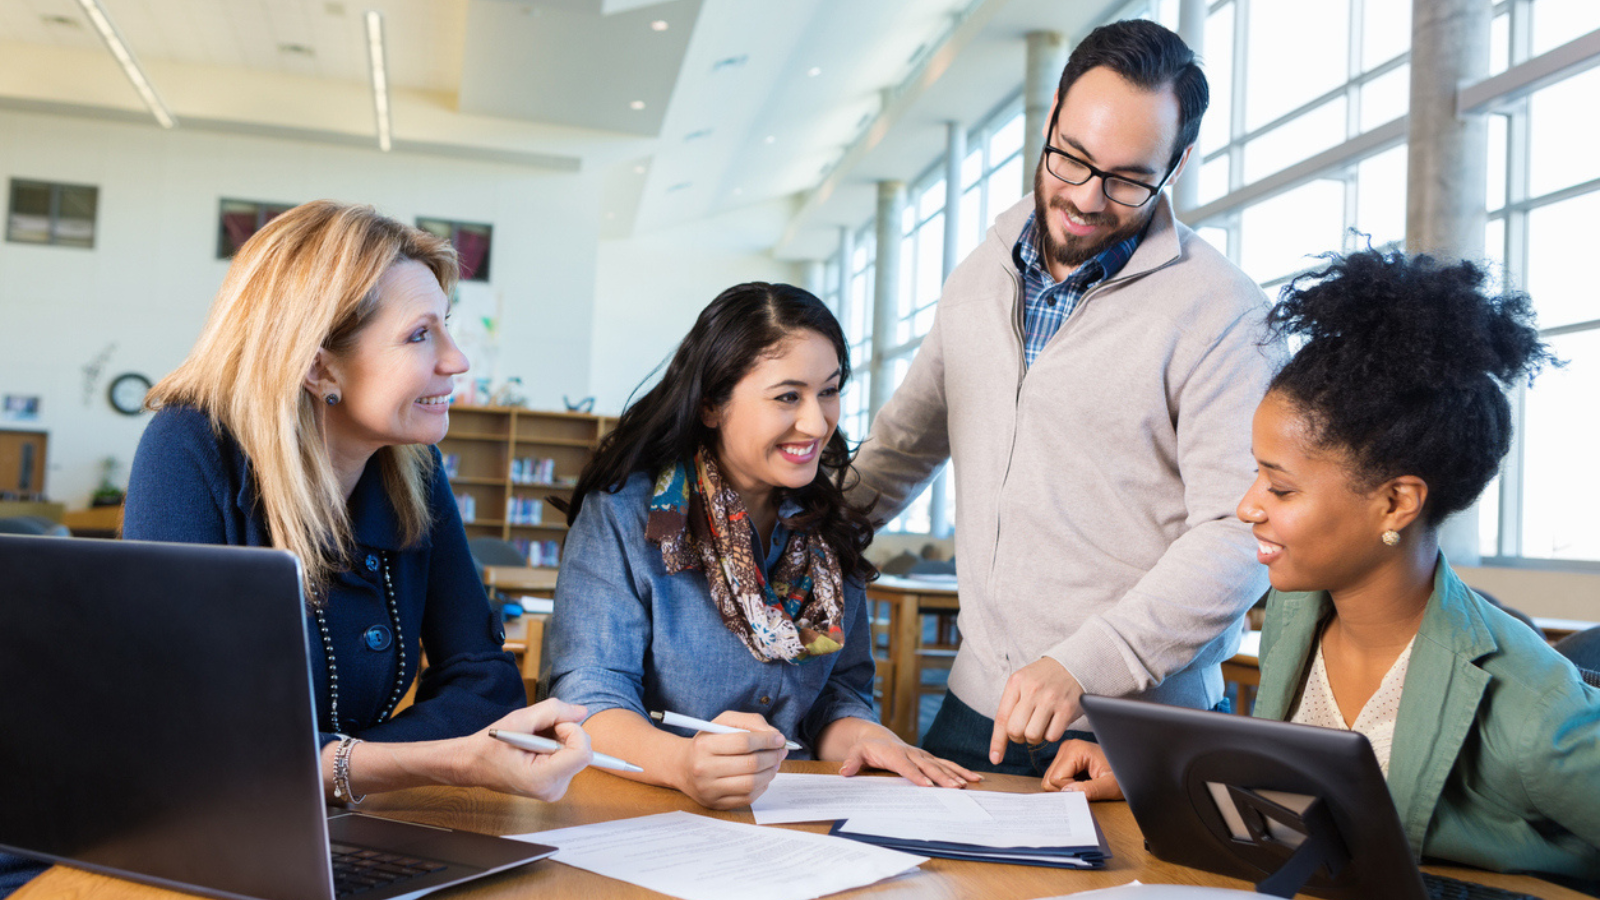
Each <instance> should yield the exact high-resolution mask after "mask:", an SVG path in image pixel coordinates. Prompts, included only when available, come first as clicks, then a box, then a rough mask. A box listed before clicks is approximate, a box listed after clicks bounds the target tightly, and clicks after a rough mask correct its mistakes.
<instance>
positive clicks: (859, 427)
mask: <svg viewBox="0 0 1600 900" xmlns="http://www.w3.org/2000/svg"><path fill="white" fill-rule="evenodd" d="M876 261H877V244H876V243H875V242H874V240H873V233H872V223H871V222H868V223H867V225H866V226H865V227H864V228H862V229H861V230H860V231H859V232H858V233H857V234H856V236H855V240H854V241H853V242H852V244H851V252H850V260H849V266H848V268H849V274H850V277H849V283H848V286H847V287H846V292H845V297H844V298H843V300H842V302H843V304H844V310H843V312H844V315H843V316H842V317H841V319H840V324H841V325H843V326H844V337H845V340H846V341H847V342H849V345H850V383H849V384H846V385H845V386H844V392H843V393H842V394H841V395H840V397H839V402H840V413H839V427H840V428H841V429H843V430H844V433H845V436H846V437H847V438H849V439H850V440H852V441H861V440H863V439H865V438H866V436H867V432H868V431H869V430H870V426H871V424H872V408H871V404H872V401H871V397H872V376H873V371H872V368H873V367H872V298H873V291H874V284H873V282H874V280H875V279H876V278H877V268H876V265H875V263H876Z"/></svg>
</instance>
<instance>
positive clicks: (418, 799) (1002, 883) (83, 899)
mask: <svg viewBox="0 0 1600 900" xmlns="http://www.w3.org/2000/svg"><path fill="white" fill-rule="evenodd" d="M784 770H785V771H788V772H829V771H836V770H835V769H834V764H830V763H816V762H798V763H785V764H784ZM1037 784H1038V782H1037V781H1035V780H1033V779H1024V778H1018V777H1015V776H1010V775H991V776H989V779H988V781H987V782H985V784H984V785H983V786H982V788H983V789H984V790H1003V791H1013V792H1026V791H1032V790H1035V789H1036V786H1037ZM361 809H362V810H363V811H364V812H372V813H376V814H379V815H385V816H389V817H391V818H396V819H406V820H409V821H413V822H422V823H425V824H429V825H442V826H446V827H454V828H465V829H470V830H473V831H480V832H486V833H493V834H521V833H525V832H530V831H544V830H548V829H552V828H565V827H567V826H570V825H583V824H588V823H591V822H605V821H610V820H612V819H623V818H631V817H634V816H644V815H651V814H654V813H661V812H670V811H673V810H686V811H689V812H694V813H699V814H701V815H708V816H712V817H714V818H719V819H727V820H729V821H735V822H746V823H749V822H753V821H754V820H753V819H752V817H751V815H750V813H749V812H748V811H745V812H732V813H716V812H710V811H708V810H705V809H702V808H701V807H699V806H698V805H696V804H695V803H694V802H693V801H691V800H689V799H688V798H686V797H684V796H683V795H682V794H679V793H677V792H676V791H670V790H666V789H665V788H656V787H649V786H647V785H641V784H635V783H634V782H631V781H625V780H623V779H621V778H617V777H615V776H613V775H608V774H606V773H604V772H600V771H596V770H593V769H590V770H588V771H586V772H583V773H582V774H580V775H579V776H578V777H577V778H575V779H574V780H573V782H572V788H571V790H569V791H568V793H567V796H566V798H565V799H563V800H561V801H560V802H558V803H553V804H545V803H540V802H538V801H537V800H525V799H521V798H516V797H508V796H506V795H504V794H496V793H494V792H492V791H486V790H482V789H477V788H417V789H414V790H409V791H397V792H395V793H393V794H385V795H380V796H374V797H371V798H369V799H368V800H367V802H365V803H363V804H362V805H361ZM1094 815H1095V819H1096V820H1097V821H1098V822H1099V823H1100V827H1101V828H1102V829H1103V830H1104V831H1105V833H1106V839H1107V841H1109V843H1110V845H1111V852H1112V858H1111V860H1110V861H1109V862H1108V863H1107V865H1106V868H1105V869H1102V870H1100V871H1088V872H1084V871H1071V870H1064V869H1043V868H1034V867H1031V866H1010V865H998V864H994V863H975V862H962V861H957V860H949V859H934V860H929V861H928V862H925V863H923V864H922V866H921V867H920V868H918V869H917V870H914V871H912V872H910V873H908V874H905V875H902V876H900V877H898V878H895V879H892V880H890V881H886V882H881V883H879V884H876V885H871V886H869V887H865V888H860V889H858V890H854V891H846V892H844V893H842V894H836V895H832V896H837V897H876V898H905V900H911V898H917V900H923V898H964V897H973V898H980V897H981V898H985V900H991V898H992V900H1008V898H1015V900H1032V898H1036V897H1048V896H1052V895H1055V894H1068V893H1077V892H1078V891H1087V890H1092V889H1094V888H1103V887H1112V886H1115V885H1119V884H1125V883H1127V882H1129V881H1133V880H1134V879H1138V880H1139V881H1142V882H1145V883H1166V884H1199V885H1211V886H1217V887H1232V888H1241V889H1246V890H1248V889H1249V888H1250V886H1249V885H1248V884H1246V883H1245V882H1242V881H1239V880H1236V879H1232V878H1224V877H1222V876H1220V875H1212V874H1210V873H1209V872H1201V871H1199V870H1197V869H1189V868H1185V867H1182V866H1177V865H1173V864H1171V863H1167V862H1162V861H1161V860H1158V859H1155V858H1154V857H1152V856H1151V855H1150V854H1149V853H1147V852H1146V851H1145V849H1144V840H1143V836H1142V835H1141V834H1140V832H1139V826H1138V823H1136V822H1134V820H1133V815H1132V814H1131V813H1129V812H1128V805H1127V804H1126V803H1122V802H1114V803H1097V804H1095V805H1094ZM772 827H785V828H796V829H799V830H802V831H810V832H816V833H825V832H826V831H827V830H828V827H827V825H825V824H806V825H795V826H772ZM1428 871H1430V872H1437V873H1439V874H1443V875H1449V876H1451V877H1453V878H1463V879H1468V880H1472V881H1479V882H1482V883H1484V884H1490V885H1495V886H1497V887H1505V888H1512V889H1516V890H1521V891H1525V892H1528V893H1531V894H1534V895H1536V896H1539V897H1543V898H1546V900H1569V898H1570V900H1583V895H1582V894H1578V893H1576V892H1573V891H1569V890H1566V889H1564V888H1561V887H1558V886H1556V885H1553V884H1550V883H1548V882H1544V881H1541V880H1539V879H1535V878H1528V877H1525V876H1515V875H1497V874H1494V873H1490V872H1479V871H1477V870H1475V869H1460V868H1455V867H1441V866H1429V867H1428ZM185 896H188V895H185V894H179V893H176V892H173V891H167V890H162V889H160V888H154V887H149V886H146V885H141V884H135V883H133V882H128V881H122V880H119V879H115V878H108V877H106V876H103V875H95V874H92V873H89V872H84V871H80V870H77V869H69V868H66V867H64V866H56V867H55V868H53V869H50V870H49V871H48V872H46V873H44V874H43V875H41V876H40V877H39V878H37V879H35V880H34V881H33V882H32V883H30V884H29V885H28V886H27V887H24V888H23V889H22V890H21V891H19V892H17V893H16V894H15V895H13V897H14V900H44V898H58V897H73V898H77V900H98V898H130V900H169V898H181V897H185ZM436 896H439V897H451V898H468V897H473V898H493V897H505V898H513V897H515V898H522V897H538V898H540V900H564V898H602V897H603V898H613V897H616V898H634V897H660V896H662V895H661V894H656V893H653V892H651V891H647V890H645V889H644V888H639V887H635V886H633V885H630V884H625V883H623V882H620V881H613V880H611V879H609V878H605V877H603V876H600V875H595V874H593V873H591V872H585V871H583V870H582V869H574V868H571V867H569V866H564V865H561V864H560V863H555V862H550V861H545V862H538V863H533V864H531V865H528V866H525V867H522V868H519V869H515V870H513V871H511V872H507V873H503V874H501V875H497V876H494V877H491V878H487V879H482V880H479V881H476V882H473V883H470V884H466V885H462V886H461V887H457V888H453V889H450V890H448V891H443V892H440V893H439V894H437V895H436Z"/></svg>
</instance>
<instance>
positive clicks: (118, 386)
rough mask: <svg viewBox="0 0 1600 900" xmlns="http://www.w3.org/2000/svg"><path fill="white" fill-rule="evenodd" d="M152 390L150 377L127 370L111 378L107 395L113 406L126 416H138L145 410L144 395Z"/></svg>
mask: <svg viewBox="0 0 1600 900" xmlns="http://www.w3.org/2000/svg"><path fill="white" fill-rule="evenodd" d="M149 392H150V379H148V378H146V377H144V376H143V375H140V374H139V373H137V372H125V373H123V374H121V375H118V376H117V377H116V378H113V379H111V387H110V389H109V390H107V391H106V396H107V397H109V398H110V400H111V408H112V409H115V410H116V411H117V412H119V413H122V414H123V415H125V416H137V415H138V414H139V413H141V412H143V411H144V395H145V394H148V393H149Z"/></svg>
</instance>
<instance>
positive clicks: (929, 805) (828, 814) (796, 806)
mask: <svg viewBox="0 0 1600 900" xmlns="http://www.w3.org/2000/svg"><path fill="white" fill-rule="evenodd" d="M977 793H978V792H976V791H962V790H953V789H950V788H935V787H921V786H919V785H916V784H913V783H911V782H910V781H909V780H907V779H905V778H899V777H895V778H877V777H870V776H869V777H863V776H856V777H853V778H845V777H843V776H842V775H791V774H779V775H778V776H776V777H775V778H773V779H772V783H771V784H768V785H767V790H766V792H765V793H763V794H762V795H761V796H759V797H757V798H756V802H754V803H752V804H750V811H751V812H753V813H755V816H756V824H757V825H779V824H783V823H787V822H828V821H832V820H834V819H854V818H857V817H863V818H865V817H868V816H871V817H875V818H895V819H917V818H923V817H935V816H937V817H941V818H946V819H957V820H967V821H978V822H982V821H987V820H988V819H989V814H988V813H987V812H985V811H984V809H983V807H981V806H979V805H978V804H977V802H975V801H974V800H973V799H972V797H973V796H976V795H977Z"/></svg>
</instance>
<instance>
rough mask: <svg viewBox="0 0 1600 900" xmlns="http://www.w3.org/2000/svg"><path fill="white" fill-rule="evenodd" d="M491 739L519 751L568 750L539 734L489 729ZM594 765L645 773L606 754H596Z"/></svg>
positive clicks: (620, 770) (549, 751) (629, 763)
mask: <svg viewBox="0 0 1600 900" xmlns="http://www.w3.org/2000/svg"><path fill="white" fill-rule="evenodd" d="M489 737H492V738H494V739H495V740H497V741H504V742H505V743H507V744H510V745H511V746H513V747H516V748H518V749H519V750H527V751H529V752H532V753H554V752H556V751H557V750H565V749H566V747H565V746H563V745H562V744H560V743H558V742H556V741H552V740H550V739H549V738H547V737H540V736H538V735H537V734H523V733H522V732H520V731H499V730H497V729H494V728H491V729H489ZM594 764H595V765H597V766H599V767H600V768H602V769H612V770H615V771H617V772H643V771H644V770H643V769H641V768H639V767H638V766H636V765H634V764H633V763H631V762H628V761H626V760H621V759H617V758H616V757H615V756H607V755H605V754H604V753H596V754H594Z"/></svg>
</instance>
